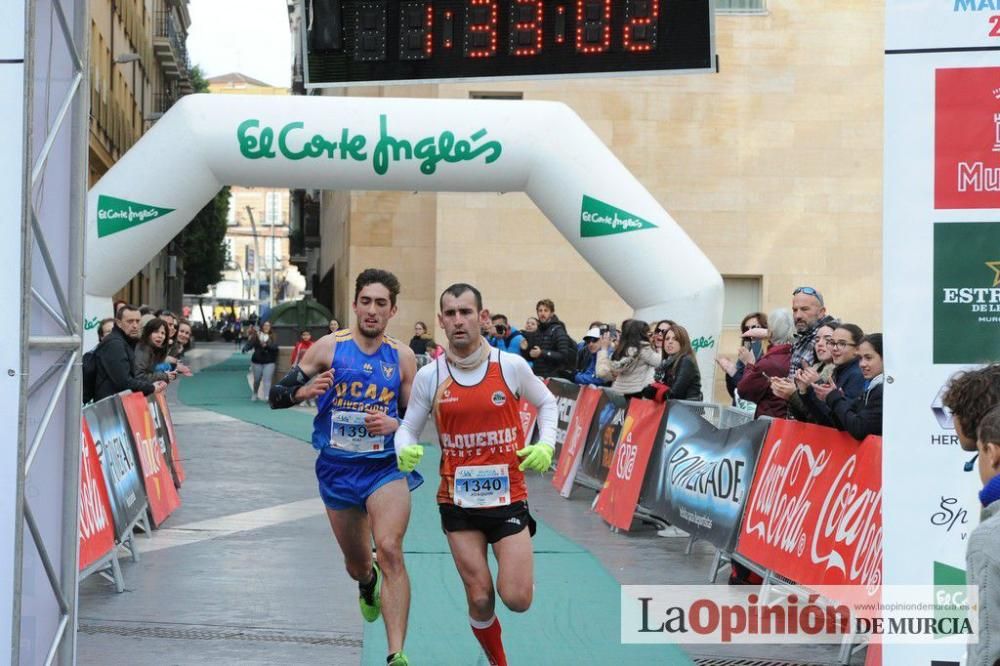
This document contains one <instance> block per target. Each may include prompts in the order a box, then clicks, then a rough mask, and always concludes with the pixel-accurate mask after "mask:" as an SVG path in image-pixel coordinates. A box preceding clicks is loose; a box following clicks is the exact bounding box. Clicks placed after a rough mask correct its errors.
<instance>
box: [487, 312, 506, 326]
mask: <svg viewBox="0 0 1000 666" xmlns="http://www.w3.org/2000/svg"><path fill="white" fill-rule="evenodd" d="M497 319H503V323H505V324H506V323H508V319H507V315H505V314H495V315H493V316H492V317H490V321H496V320H497Z"/></svg>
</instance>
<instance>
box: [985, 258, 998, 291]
mask: <svg viewBox="0 0 1000 666" xmlns="http://www.w3.org/2000/svg"><path fill="white" fill-rule="evenodd" d="M986 266H987V268H989V269H990V270H991V271H993V273H994V275H993V286H994V287H996V286H998V285H1000V261H987V262H986Z"/></svg>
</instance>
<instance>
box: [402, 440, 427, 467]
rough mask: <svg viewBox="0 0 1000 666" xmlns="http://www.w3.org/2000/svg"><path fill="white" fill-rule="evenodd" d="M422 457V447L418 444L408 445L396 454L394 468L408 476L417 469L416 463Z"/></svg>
mask: <svg viewBox="0 0 1000 666" xmlns="http://www.w3.org/2000/svg"><path fill="white" fill-rule="evenodd" d="M423 457H424V447H422V446H421V445H420V444H410V445H409V446H407V447H404V448H402V449H400V450H399V451H397V452H396V467H398V468H399V471H400V472H406V473H407V474H409V473H410V472H412V471H413V470H414V469H416V467H417V463H419V462H420V459H421V458H423Z"/></svg>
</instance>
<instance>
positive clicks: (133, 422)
mask: <svg viewBox="0 0 1000 666" xmlns="http://www.w3.org/2000/svg"><path fill="white" fill-rule="evenodd" d="M121 400H122V407H123V408H124V409H125V415H126V416H127V417H128V425H129V428H130V429H131V431H132V443H133V444H134V445H135V450H136V453H137V454H138V456H139V463H140V466H141V467H142V476H143V480H144V481H145V483H146V496H147V497H148V498H149V513H150V515H151V516H152V518H153V526H154V527H159V526H160V525H162V524H163V521H165V520H166V519H167V517H169V516H170V514H171V513H173V512H174V510H175V509H176V508H177V507H179V506H180V505H181V498H180V497H179V496H178V495H177V489H176V488H175V487H174V479H173V477H172V476H171V475H170V469H169V468H168V467H167V459H166V458H165V457H164V456H163V450H164V448H165V447H164V444H163V442H162V440H161V439H160V438H159V436H158V435H157V431H156V427H155V426H154V425H153V417H152V415H151V414H150V413H149V409H148V408H147V403H146V396H144V395H143V394H142V393H132V394H130V395H124V396H121Z"/></svg>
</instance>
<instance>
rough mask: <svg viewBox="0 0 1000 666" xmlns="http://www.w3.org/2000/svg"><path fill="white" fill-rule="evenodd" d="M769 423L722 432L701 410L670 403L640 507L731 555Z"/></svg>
mask: <svg viewBox="0 0 1000 666" xmlns="http://www.w3.org/2000/svg"><path fill="white" fill-rule="evenodd" d="M767 426H768V423H767V421H766V420H760V421H751V422H749V423H745V424H743V425H739V426H736V427H735V428H727V429H725V430H719V429H718V428H716V427H715V426H713V425H712V424H711V423H709V422H708V421H706V420H705V419H703V418H702V417H701V415H700V414H699V410H697V409H695V408H693V407H690V406H689V405H683V404H680V403H677V402H673V401H671V402H670V411H669V412H668V413H667V427H666V428H665V429H664V433H663V440H662V442H661V445H660V446H658V447H656V450H655V451H654V452H653V457H652V460H651V461H650V465H649V469H650V473H649V474H647V475H646V480H645V483H644V484H643V488H642V495H641V496H640V499H639V504H640V505H642V507H643V508H644V509H646V510H647V511H648V512H649V513H651V514H652V515H654V516H656V517H658V518H663V519H664V520H666V521H667V522H669V523H671V524H673V525H676V526H677V527H679V528H681V529H682V530H684V531H685V532H687V533H689V534H691V535H693V536H695V537H697V538H699V539H704V540H705V541H708V542H709V543H711V544H712V545H714V546H715V547H716V548H718V549H720V550H723V551H726V552H732V550H733V548H735V547H736V537H737V536H738V535H739V526H740V517H741V516H742V515H743V507H744V506H745V505H746V500H747V495H748V490H749V488H750V481H751V480H752V479H753V473H754V468H755V467H756V465H757V457H758V455H759V454H760V449H761V446H762V445H763V443H764V437H765V435H766V434H767Z"/></svg>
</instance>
